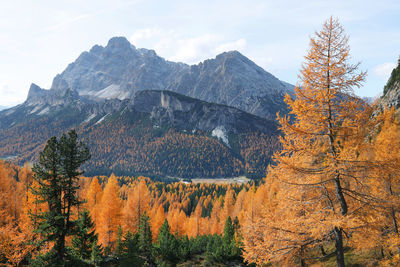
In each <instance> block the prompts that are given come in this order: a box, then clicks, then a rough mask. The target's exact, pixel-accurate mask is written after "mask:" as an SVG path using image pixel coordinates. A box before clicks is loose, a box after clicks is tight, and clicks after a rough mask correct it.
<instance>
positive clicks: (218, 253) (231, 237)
mask: <svg viewBox="0 0 400 267" xmlns="http://www.w3.org/2000/svg"><path fill="white" fill-rule="evenodd" d="M235 235H236V233H235V225H234V223H232V219H231V217H228V218H227V220H226V222H225V227H224V235H223V236H222V238H221V236H218V235H212V236H210V237H209V240H208V243H207V250H206V259H207V261H208V262H210V263H213V262H217V263H218V262H219V263H224V262H226V261H231V260H241V251H240V249H239V248H238V247H237V246H236V242H235Z"/></svg>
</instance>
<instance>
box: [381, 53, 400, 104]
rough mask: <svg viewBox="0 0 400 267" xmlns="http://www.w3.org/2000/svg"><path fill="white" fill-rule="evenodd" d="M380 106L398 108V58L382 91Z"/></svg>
mask: <svg viewBox="0 0 400 267" xmlns="http://www.w3.org/2000/svg"><path fill="white" fill-rule="evenodd" d="M380 105H381V106H386V107H395V109H399V108H400V58H399V60H398V64H397V67H396V68H395V69H393V71H392V73H391V75H390V78H389V80H388V82H387V84H386V85H385V87H384V90H383V96H382V98H381V100H380Z"/></svg>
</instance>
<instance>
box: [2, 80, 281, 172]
mask: <svg viewBox="0 0 400 267" xmlns="http://www.w3.org/2000/svg"><path fill="white" fill-rule="evenodd" d="M29 94H30V98H29V99H28V101H26V102H25V103H23V104H21V105H18V106H16V107H13V108H10V109H7V110H3V111H0V158H12V159H13V160H15V161H16V162H17V163H19V164H23V163H24V162H26V161H35V160H36V159H37V157H38V154H39V152H40V150H41V149H42V148H43V146H44V144H45V142H46V141H47V140H48V139H49V138H50V137H51V136H60V135H61V134H62V133H65V132H66V131H68V130H69V129H72V128H74V129H76V130H77V132H78V134H79V136H80V137H81V138H82V139H83V140H84V142H85V143H87V144H88V146H89V149H90V150H91V151H92V159H91V161H90V163H88V165H87V166H86V167H85V168H86V170H87V171H88V175H89V174H90V175H100V174H109V173H110V172H115V173H117V174H119V175H137V174H140V175H142V174H146V175H149V176H151V175H161V176H172V177H216V178H218V177H232V176H237V175H248V177H257V178H261V177H263V176H264V175H265V170H266V167H267V166H268V164H269V162H270V158H271V155H272V153H273V151H274V150H275V149H276V148H277V147H278V142H277V140H278V137H277V135H278V130H277V125H276V123H275V121H272V120H268V119H263V118H260V117H258V116H255V115H253V114H250V113H246V112H244V111H242V110H239V109H237V108H233V107H229V106H225V105H221V104H215V103H208V102H205V101H202V100H198V99H194V98H191V97H187V96H184V95H181V94H178V93H175V92H170V91H166V90H158V91H154V90H153V91H146V90H145V91H138V92H136V93H135V94H134V95H133V97H132V98H131V99H124V100H119V99H100V100H99V99H97V100H93V99H92V96H88V97H87V96H79V95H78V93H77V92H76V91H74V90H72V89H63V90H57V91H56V90H50V91H47V90H42V89H40V88H39V87H37V86H35V85H33V86H32V87H31V90H30V93H29Z"/></svg>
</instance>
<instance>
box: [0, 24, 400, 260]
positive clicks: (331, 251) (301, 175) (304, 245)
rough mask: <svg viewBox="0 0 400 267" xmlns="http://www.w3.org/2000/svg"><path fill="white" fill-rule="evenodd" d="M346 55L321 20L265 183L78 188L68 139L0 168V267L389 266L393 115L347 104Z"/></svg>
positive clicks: (399, 202) (123, 180)
mask: <svg viewBox="0 0 400 267" xmlns="http://www.w3.org/2000/svg"><path fill="white" fill-rule="evenodd" d="M349 58H350V48H349V45H348V36H347V35H346V34H345V33H344V29H343V27H342V26H341V25H340V23H339V22H338V20H337V19H334V18H330V19H328V20H327V21H326V22H325V24H324V25H323V28H322V30H321V31H319V32H316V33H315V36H313V37H312V38H311V40H310V49H309V51H308V53H307V55H306V56H305V62H304V63H303V65H302V69H301V72H300V76H299V77H300V80H301V86H298V87H296V88H295V95H294V96H290V95H287V96H286V98H285V102H286V103H287V105H288V109H289V114H288V115H279V114H278V118H277V120H278V122H279V125H280V131H281V132H282V135H281V137H280V145H279V146H280V148H281V149H280V150H277V151H276V152H275V153H274V155H273V162H272V163H271V164H270V165H269V166H268V170H267V173H266V175H265V178H264V179H263V180H262V182H260V183H256V182H254V181H253V182H251V183H246V184H227V185H220V184H218V185H217V184H194V183H184V182H174V183H163V182H156V181H152V180H150V179H149V178H146V177H142V176H139V177H131V176H116V175H114V174H111V175H105V176H94V177H84V173H83V171H82V170H81V166H85V164H86V162H90V161H91V153H93V152H90V151H89V150H88V148H87V146H86V145H85V142H81V141H79V139H78V136H77V134H76V132H75V131H74V130H72V131H70V132H68V133H67V134H63V135H62V136H61V137H52V138H50V139H49V141H48V142H47V144H46V146H45V147H44V148H43V151H42V152H41V153H40V156H39V159H38V161H37V162H35V163H34V164H33V166H30V165H28V164H25V165H24V166H23V167H20V166H17V165H14V164H13V163H10V162H6V161H0V263H2V264H5V265H12V266H23V265H29V266H48V265H52V266H72V265H75V266H196V265H197V266H246V265H254V266H255V265H257V266H335V265H336V266H346V265H347V266H377V265H382V266H398V265H399V261H400V234H399V226H398V224H399V219H400V218H399V212H400V199H399V194H400V187H399V186H400V175H399V172H398V170H399V169H400V128H399V126H400V125H399V120H398V114H397V113H396V110H395V109H394V108H393V107H392V108H389V107H382V106H379V105H373V106H371V105H370V104H369V103H367V102H366V101H364V100H362V99H360V98H358V97H357V96H355V94H354V91H353V89H354V88H357V87H361V86H362V83H363V81H364V80H365V77H366V73H365V72H363V71H359V70H358V69H359V64H358V63H356V64H351V63H349ZM398 69H400V66H398V67H397V69H396V70H394V71H393V73H392V77H391V79H390V80H389V83H390V84H389V86H393V84H399V81H398V80H396V77H398ZM244 145H245V144H244ZM256 155H257V152H255V153H249V154H247V155H246V157H252V158H255V157H256ZM93 157H95V155H94V156H93ZM168 160H171V159H168Z"/></svg>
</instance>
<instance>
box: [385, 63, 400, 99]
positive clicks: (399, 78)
mask: <svg viewBox="0 0 400 267" xmlns="http://www.w3.org/2000/svg"><path fill="white" fill-rule="evenodd" d="M396 82H400V59H399V64H397V67H396V68H394V69H393V70H392V73H391V74H390V78H389V80H388V81H387V83H386V85H385V87H384V88H383V95H385V94H386V93H387V92H388V91H389V90H390V89H392V87H393V85H394V84H395V83H396Z"/></svg>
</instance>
